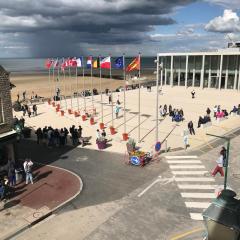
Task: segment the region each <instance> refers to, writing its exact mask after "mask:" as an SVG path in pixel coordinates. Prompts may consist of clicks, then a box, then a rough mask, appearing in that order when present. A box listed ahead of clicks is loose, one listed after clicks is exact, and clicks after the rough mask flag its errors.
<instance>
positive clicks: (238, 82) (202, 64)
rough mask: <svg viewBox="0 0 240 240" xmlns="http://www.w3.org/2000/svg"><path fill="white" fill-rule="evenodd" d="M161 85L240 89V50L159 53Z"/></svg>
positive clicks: (235, 48) (236, 48) (233, 48)
mask: <svg viewBox="0 0 240 240" xmlns="http://www.w3.org/2000/svg"><path fill="white" fill-rule="evenodd" d="M157 56H158V61H159V64H162V65H161V66H162V68H160V70H159V76H160V84H161V85H170V86H185V87H200V88H216V89H233V90H237V91H239V90H240V48H238V47H237V45H236V46H235V47H232V48H227V49H222V50H218V51H216V52H189V53H159V54H158V55H157Z"/></svg>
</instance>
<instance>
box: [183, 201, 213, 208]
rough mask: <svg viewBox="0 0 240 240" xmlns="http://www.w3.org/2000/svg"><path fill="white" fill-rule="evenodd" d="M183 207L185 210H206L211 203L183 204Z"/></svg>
mask: <svg viewBox="0 0 240 240" xmlns="http://www.w3.org/2000/svg"><path fill="white" fill-rule="evenodd" d="M185 205H186V207H187V208H201V209H206V208H208V207H209V206H210V205H211V203H209V202H185Z"/></svg>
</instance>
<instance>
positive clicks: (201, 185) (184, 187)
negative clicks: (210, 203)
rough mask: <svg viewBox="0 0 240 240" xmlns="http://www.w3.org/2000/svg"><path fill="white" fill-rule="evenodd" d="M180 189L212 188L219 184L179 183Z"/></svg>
mask: <svg viewBox="0 0 240 240" xmlns="http://www.w3.org/2000/svg"><path fill="white" fill-rule="evenodd" d="M178 187H179V188H180V189H202V190H203V189H205V190H212V189H216V188H217V185H205V184H178Z"/></svg>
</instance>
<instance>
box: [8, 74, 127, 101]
mask: <svg viewBox="0 0 240 240" xmlns="http://www.w3.org/2000/svg"><path fill="white" fill-rule="evenodd" d="M84 78H85V80H84V81H83V77H82V76H78V79H76V76H72V77H71V78H70V77H67V76H66V77H65V79H64V77H63V76H61V77H60V79H59V81H56V80H55V81H54V80H53V77H52V76H51V78H50V81H49V77H48V75H47V74H13V75H10V81H11V83H13V84H14V85H15V86H16V87H14V88H13V89H12V101H16V100H17V94H18V93H19V95H20V99H21V98H22V93H23V92H24V91H26V97H27V98H30V97H31V96H32V95H36V94H37V95H38V96H41V97H50V96H53V95H55V92H56V88H57V87H59V88H60V89H61V95H66V96H69V95H71V93H74V92H77V91H78V92H81V91H82V90H83V89H91V88H92V86H91V77H89V76H86V77H84ZM55 79H57V77H56V78H55ZM92 79H93V88H96V89H97V90H98V91H100V78H97V77H93V78H92ZM84 82H85V83H84ZM101 85H102V86H101V88H102V91H104V90H105V89H106V88H108V89H110V90H115V89H116V88H118V87H120V86H124V81H123V80H119V79H110V78H102V83H101Z"/></svg>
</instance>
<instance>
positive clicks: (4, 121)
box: [0, 66, 16, 169]
mask: <svg viewBox="0 0 240 240" xmlns="http://www.w3.org/2000/svg"><path fill="white" fill-rule="evenodd" d="M10 91H11V86H10V81H9V73H8V72H7V71H6V70H5V69H4V68H3V67H2V66H0V167H1V168H0V169H2V167H3V166H4V165H6V164H7V162H8V160H12V161H15V160H16V132H15V131H14V130H13V128H12V124H13V114H12V101H11V92H10Z"/></svg>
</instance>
